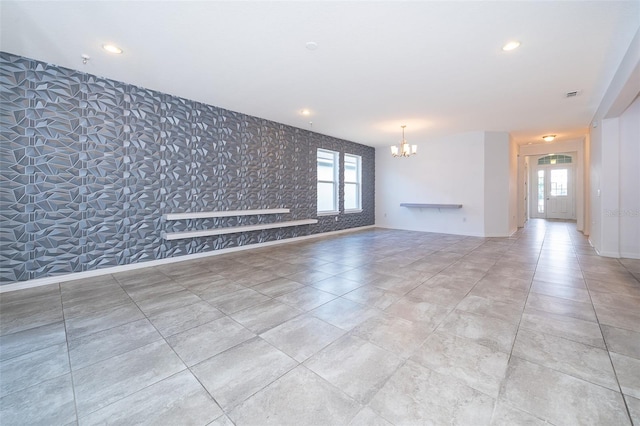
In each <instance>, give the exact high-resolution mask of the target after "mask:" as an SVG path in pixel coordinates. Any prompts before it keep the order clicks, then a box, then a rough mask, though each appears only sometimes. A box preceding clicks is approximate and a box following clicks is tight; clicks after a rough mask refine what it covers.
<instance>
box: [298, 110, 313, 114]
mask: <svg viewBox="0 0 640 426" xmlns="http://www.w3.org/2000/svg"><path fill="white" fill-rule="evenodd" d="M300 114H302V115H310V114H311V111H309V110H308V109H303V110H301V111H300Z"/></svg>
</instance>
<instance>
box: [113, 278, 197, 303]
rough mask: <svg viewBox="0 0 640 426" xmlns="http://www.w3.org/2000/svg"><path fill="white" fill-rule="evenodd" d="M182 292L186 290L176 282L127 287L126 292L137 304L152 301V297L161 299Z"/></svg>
mask: <svg viewBox="0 0 640 426" xmlns="http://www.w3.org/2000/svg"><path fill="white" fill-rule="evenodd" d="M182 290H185V288H184V287H183V286H181V285H180V284H178V283H176V282H175V281H166V282H159V283H145V284H144V285H136V286H128V287H125V291H126V292H127V294H128V295H129V297H131V299H133V300H135V301H136V302H139V301H141V300H145V299H150V298H152V297H160V296H164V295H166V294H171V293H177V292H179V291H182Z"/></svg>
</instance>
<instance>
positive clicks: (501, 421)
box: [491, 399, 549, 426]
mask: <svg viewBox="0 0 640 426" xmlns="http://www.w3.org/2000/svg"><path fill="white" fill-rule="evenodd" d="M514 425H518V426H549V423H548V422H547V421H546V420H543V419H541V418H538V417H536V416H534V415H533V414H530V413H527V412H525V411H522V410H518V409H517V408H515V407H512V406H511V405H509V404H508V403H507V402H505V401H504V400H502V399H498V401H496V406H495V408H494V410H493V417H491V426H514Z"/></svg>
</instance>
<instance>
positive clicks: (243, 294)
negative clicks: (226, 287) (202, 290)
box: [208, 288, 271, 315]
mask: <svg viewBox="0 0 640 426" xmlns="http://www.w3.org/2000/svg"><path fill="white" fill-rule="evenodd" d="M268 300H271V298H270V297H269V296H265V295H264V294H262V293H258V292H257V291H255V290H252V289H250V288H244V289H242V290H238V291H235V292H233V293H227V294H224V295H222V296H218V297H215V298H212V299H209V300H208V302H209V303H210V304H211V305H213V306H215V307H216V308H218V309H220V310H221V311H222V312H224V313H225V314H227V315H228V314H232V313H234V312H238V311H241V310H243V309H245V308H248V307H250V306H254V305H257V304H259V303H263V302H266V301H268Z"/></svg>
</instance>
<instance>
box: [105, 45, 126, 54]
mask: <svg viewBox="0 0 640 426" xmlns="http://www.w3.org/2000/svg"><path fill="white" fill-rule="evenodd" d="M102 48H103V49H104V50H106V51H107V52H109V53H115V54H117V55H119V54H121V53H122V49H120V48H119V47H118V46H116V45H113V44H103V45H102Z"/></svg>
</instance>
